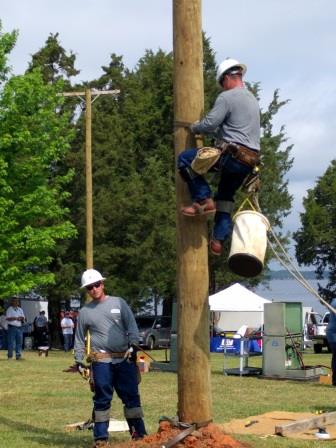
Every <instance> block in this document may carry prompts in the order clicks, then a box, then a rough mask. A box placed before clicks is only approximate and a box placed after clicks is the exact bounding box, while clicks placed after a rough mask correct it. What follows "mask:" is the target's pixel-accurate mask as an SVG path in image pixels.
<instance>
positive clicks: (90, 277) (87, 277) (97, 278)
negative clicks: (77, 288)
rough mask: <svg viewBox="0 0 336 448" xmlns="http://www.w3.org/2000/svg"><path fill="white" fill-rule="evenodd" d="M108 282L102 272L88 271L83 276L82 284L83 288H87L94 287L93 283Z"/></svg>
mask: <svg viewBox="0 0 336 448" xmlns="http://www.w3.org/2000/svg"><path fill="white" fill-rule="evenodd" d="M104 280H106V279H105V278H104V277H103V276H102V275H101V273H100V272H98V271H96V270H95V269H87V270H86V271H85V272H83V275H82V284H81V288H85V287H86V286H88V285H92V283H96V282H101V281H104Z"/></svg>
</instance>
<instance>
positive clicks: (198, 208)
mask: <svg viewBox="0 0 336 448" xmlns="http://www.w3.org/2000/svg"><path fill="white" fill-rule="evenodd" d="M181 212H182V214H183V215H185V216H191V217H194V216H200V215H209V214H212V213H216V206H215V203H214V201H213V200H212V199H211V198H206V199H202V200H200V201H196V202H194V203H193V204H192V205H189V206H187V207H182V208H181Z"/></svg>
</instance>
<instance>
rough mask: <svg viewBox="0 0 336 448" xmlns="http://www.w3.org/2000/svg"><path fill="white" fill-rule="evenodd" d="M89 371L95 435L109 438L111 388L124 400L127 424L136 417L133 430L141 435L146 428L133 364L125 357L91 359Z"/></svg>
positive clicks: (135, 368) (97, 437) (96, 438)
mask: <svg viewBox="0 0 336 448" xmlns="http://www.w3.org/2000/svg"><path fill="white" fill-rule="evenodd" d="M92 375H93V381H94V392H95V393H94V396H93V415H94V420H95V424H94V430H93V434H94V439H95V440H107V439H108V426H109V417H108V415H109V410H110V407H111V401H112V396H113V392H114V390H115V391H116V393H117V395H118V397H119V398H120V399H121V401H122V402H123V404H124V414H125V417H126V419H127V422H128V424H130V420H132V421H135V425H134V426H135V428H134V429H135V431H136V432H137V433H138V434H139V436H144V435H145V434H146V430H145V427H144V423H143V420H142V409H141V402H140V395H139V389H138V380H137V367H136V365H135V364H134V363H133V362H129V361H128V360H125V361H122V362H120V363H118V364H112V363H111V362H93V363H92ZM97 416H99V417H97ZM101 420H102V421H101ZM130 429H131V428H130Z"/></svg>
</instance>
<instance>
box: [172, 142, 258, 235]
mask: <svg viewBox="0 0 336 448" xmlns="http://www.w3.org/2000/svg"><path fill="white" fill-rule="evenodd" d="M196 154H197V149H194V148H193V149H186V150H185V151H183V152H181V154H180V155H179V157H178V161H177V168H178V169H179V171H180V173H181V176H182V178H183V179H184V180H185V181H186V182H187V185H188V188H189V192H190V195H191V199H192V200H193V201H194V202H195V201H201V200H203V199H206V198H210V197H211V194H212V193H211V188H210V186H209V184H208V182H207V181H206V180H205V179H204V177H203V176H201V175H197V174H196V173H195V172H192V173H191V176H190V175H185V174H184V173H185V172H186V171H187V170H189V169H190V168H191V163H192V161H193V160H194V158H195V157H196ZM251 170H252V169H251V167H249V166H247V165H245V164H243V163H241V162H239V161H238V160H237V159H235V158H234V157H232V156H231V154H224V155H222V156H221V157H220V159H219V160H218V161H217V162H216V164H215V165H214V166H213V167H212V168H211V169H210V170H209V171H210V172H218V173H219V175H220V179H219V183H218V187H217V193H216V195H215V200H216V201H228V202H234V196H235V193H236V191H237V190H238V189H239V187H240V186H241V185H242V183H243V181H244V179H245V178H246V176H247V175H248V174H250V173H251ZM189 173H190V171H189ZM231 232H232V220H231V215H230V213H228V212H224V211H218V210H217V212H216V215H215V225H214V230H213V237H214V238H215V239H216V240H220V241H223V240H225V239H227V238H228V237H229V236H230V235H231Z"/></svg>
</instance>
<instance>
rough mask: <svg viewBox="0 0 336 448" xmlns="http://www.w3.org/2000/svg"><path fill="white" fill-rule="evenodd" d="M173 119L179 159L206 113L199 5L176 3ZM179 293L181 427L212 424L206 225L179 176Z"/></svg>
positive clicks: (192, 144) (186, 0) (181, 0)
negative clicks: (191, 211) (190, 208)
mask: <svg viewBox="0 0 336 448" xmlns="http://www.w3.org/2000/svg"><path fill="white" fill-rule="evenodd" d="M173 36H174V118H175V133H174V143H175V154H176V157H177V156H178V155H179V153H180V152H181V151H183V150H184V149H186V148H188V147H189V148H191V147H195V139H194V138H193V137H192V135H191V134H190V132H189V130H188V129H187V128H185V127H183V126H182V125H181V124H182V123H192V122H194V121H196V120H198V119H199V118H200V117H201V116H202V114H203V109H204V90H203V45H202V23H201V0H173ZM176 195H177V200H176V203H177V290H178V417H179V420H180V421H182V422H189V423H190V422H201V421H206V420H210V419H211V414H212V398H211V386H210V364H209V359H210V353H209V351H210V347H209V345H210V342H209V305H208V295H209V273H208V237H207V222H206V219H205V218H204V217H198V218H188V217H185V216H183V215H182V214H181V213H180V208H181V206H182V205H185V204H188V203H190V201H191V199H190V195H189V193H188V192H187V188H186V184H185V183H184V182H183V181H182V180H181V179H180V176H179V175H178V174H177V175H176Z"/></svg>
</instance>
